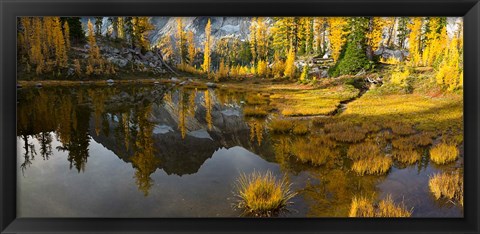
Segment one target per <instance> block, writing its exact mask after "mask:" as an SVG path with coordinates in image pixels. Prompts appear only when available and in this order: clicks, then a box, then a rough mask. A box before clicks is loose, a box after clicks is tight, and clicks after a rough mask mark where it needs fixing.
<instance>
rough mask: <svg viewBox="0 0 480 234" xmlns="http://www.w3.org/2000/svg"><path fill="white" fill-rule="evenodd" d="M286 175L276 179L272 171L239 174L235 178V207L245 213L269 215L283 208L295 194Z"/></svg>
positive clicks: (259, 215)
mask: <svg viewBox="0 0 480 234" xmlns="http://www.w3.org/2000/svg"><path fill="white" fill-rule="evenodd" d="M290 186H291V184H290V183H288V182H287V179H286V177H283V178H282V179H277V178H275V176H273V174H272V172H270V171H267V172H266V173H265V174H262V173H260V172H253V173H251V174H249V175H246V174H241V175H240V177H239V178H238V180H237V183H236V187H237V193H236V196H237V198H238V199H239V200H238V203H237V207H239V208H241V209H244V211H245V213H246V214H249V215H253V216H258V217H270V216H272V215H275V214H277V213H279V212H281V211H282V210H284V209H285V208H286V207H287V205H288V204H290V203H291V202H290V200H291V199H292V198H293V197H294V196H295V195H296V193H295V192H293V191H292V190H291V189H290Z"/></svg>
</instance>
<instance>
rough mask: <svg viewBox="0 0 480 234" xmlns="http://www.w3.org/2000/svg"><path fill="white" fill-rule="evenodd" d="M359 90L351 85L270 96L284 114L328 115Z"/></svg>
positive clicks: (279, 93)
mask: <svg viewBox="0 0 480 234" xmlns="http://www.w3.org/2000/svg"><path fill="white" fill-rule="evenodd" d="M357 94H358V90H357V89H355V88H354V87H353V86H351V85H342V86H335V87H332V88H327V89H313V90H288V91H283V92H276V93H275V94H273V95H272V96H270V98H271V100H272V103H274V104H275V105H276V106H277V107H278V109H279V110H280V113H281V114H282V115H284V116H311V115H327V114H330V113H332V112H333V111H334V110H335V109H336V108H337V106H338V105H339V104H340V102H341V101H343V100H347V99H350V98H352V97H355V96H356V95H357Z"/></svg>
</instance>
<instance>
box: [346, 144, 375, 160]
mask: <svg viewBox="0 0 480 234" xmlns="http://www.w3.org/2000/svg"><path fill="white" fill-rule="evenodd" d="M380 154H381V150H380V147H379V146H378V145H377V144H375V143H373V142H362V143H359V144H354V145H350V147H349V148H348V151H347V156H348V158H350V159H352V160H359V159H366V158H369V157H370V156H372V155H374V156H376V155H380Z"/></svg>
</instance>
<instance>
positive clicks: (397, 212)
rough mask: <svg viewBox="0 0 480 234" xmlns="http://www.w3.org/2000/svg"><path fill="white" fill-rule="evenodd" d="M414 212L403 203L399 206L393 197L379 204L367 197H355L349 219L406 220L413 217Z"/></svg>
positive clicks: (388, 196)
mask: <svg viewBox="0 0 480 234" xmlns="http://www.w3.org/2000/svg"><path fill="white" fill-rule="evenodd" d="M412 210H413V209H410V210H408V209H407V208H406V207H405V205H404V204H403V203H401V204H399V205H397V204H395V202H394V201H393V199H392V197H391V195H387V197H386V198H385V199H383V200H381V201H380V202H379V203H378V204H374V203H373V202H372V201H371V200H370V199H368V198H365V197H358V198H357V197H354V198H353V199H352V203H351V204H350V213H349V215H348V216H349V217H379V218H387V217H396V218H405V217H410V216H412Z"/></svg>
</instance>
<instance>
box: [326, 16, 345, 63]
mask: <svg viewBox="0 0 480 234" xmlns="http://www.w3.org/2000/svg"><path fill="white" fill-rule="evenodd" d="M328 24H329V26H330V34H329V40H330V49H331V51H332V58H333V60H334V61H337V60H338V58H339V57H340V51H341V50H342V47H343V45H344V44H345V42H346V41H347V38H346V35H347V34H348V32H347V31H346V30H345V27H346V26H347V24H348V19H347V18H345V17H330V18H328Z"/></svg>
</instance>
